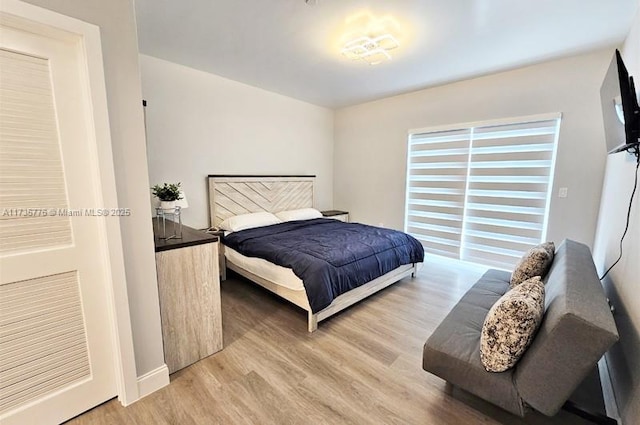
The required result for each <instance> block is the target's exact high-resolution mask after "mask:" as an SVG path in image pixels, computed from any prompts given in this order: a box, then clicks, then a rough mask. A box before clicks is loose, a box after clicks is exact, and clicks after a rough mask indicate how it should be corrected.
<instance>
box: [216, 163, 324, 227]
mask: <svg viewBox="0 0 640 425" xmlns="http://www.w3.org/2000/svg"><path fill="white" fill-rule="evenodd" d="M314 180H315V176H259V175H258V176H234V175H209V177H208V181H209V218H210V222H211V226H218V225H219V224H220V223H222V221H224V220H225V219H227V218H229V217H232V216H234V215H240V214H248V213H254V212H261V211H267V212H272V213H276V212H280V211H287V210H294V209H298V208H309V207H313V205H314V204H313V181H314Z"/></svg>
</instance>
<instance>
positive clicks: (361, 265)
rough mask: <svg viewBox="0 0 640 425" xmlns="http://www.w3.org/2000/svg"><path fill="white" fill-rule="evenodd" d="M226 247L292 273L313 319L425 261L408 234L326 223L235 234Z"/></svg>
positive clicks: (320, 220)
mask: <svg viewBox="0 0 640 425" xmlns="http://www.w3.org/2000/svg"><path fill="white" fill-rule="evenodd" d="M224 244H225V245H227V246H229V247H230V248H232V249H234V250H236V251H238V252H240V253H241V254H243V255H246V256H247V257H259V258H263V259H265V260H268V261H270V262H272V263H274V264H277V265H279V266H283V267H288V268H290V269H292V270H293V272H294V273H295V275H296V276H298V277H299V278H300V279H302V282H303V283H304V286H305V289H306V292H307V297H308V298H309V304H310V305H311V310H312V311H313V312H314V313H317V312H318V311H320V310H322V309H323V308H325V307H327V306H328V305H329V304H331V302H332V301H333V299H334V298H335V297H337V296H338V295H340V294H343V293H345V292H347V291H349V290H351V289H354V288H356V287H358V286H360V285H362V284H364V283H367V282H369V281H371V280H373V279H375V278H377V277H380V276H382V275H384V274H385V273H388V272H390V271H391V270H393V269H395V268H397V267H399V266H401V265H403V264H412V263H419V262H422V261H423V259H424V250H423V248H422V245H421V244H420V242H418V241H417V240H416V239H415V238H413V237H412V236H409V235H407V234H406V233H403V232H399V231H397V230H390V229H383V228H380V227H373V226H367V225H364V224H359V223H344V222H341V221H338V220H333V219H325V218H317V219H313V220H299V221H288V222H285V223H280V224H274V225H271V226H264V227H257V228H253V229H247V230H242V231H239V232H234V233H231V234H230V235H228V236H226V237H225V238H224Z"/></svg>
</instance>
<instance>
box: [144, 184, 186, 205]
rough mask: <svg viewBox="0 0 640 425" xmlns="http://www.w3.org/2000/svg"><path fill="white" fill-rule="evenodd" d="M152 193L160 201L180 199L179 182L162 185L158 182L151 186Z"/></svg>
mask: <svg viewBox="0 0 640 425" xmlns="http://www.w3.org/2000/svg"><path fill="white" fill-rule="evenodd" d="M151 190H152V191H153V195H154V196H155V197H156V198H158V199H160V200H161V201H177V200H178V199H182V196H181V195H180V183H177V184H173V183H164V184H163V185H162V186H160V185H159V184H157V185H155V186H153V187H152V188H151Z"/></svg>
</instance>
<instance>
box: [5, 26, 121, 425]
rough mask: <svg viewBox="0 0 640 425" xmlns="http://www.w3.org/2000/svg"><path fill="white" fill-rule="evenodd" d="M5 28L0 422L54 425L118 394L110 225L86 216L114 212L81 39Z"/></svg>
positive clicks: (101, 219) (66, 35) (102, 219)
mask: <svg viewBox="0 0 640 425" xmlns="http://www.w3.org/2000/svg"><path fill="white" fill-rule="evenodd" d="M9 18H10V17H9ZM12 22H13V21H11V19H9V20H7V17H6V16H3V20H2V23H1V24H0V25H1V28H0V31H1V33H0V422H1V423H2V424H3V425H9V424H14V423H15V424H18V423H19V424H47V423H59V422H62V421H64V420H66V419H69V418H71V417H73V416H76V415H77V414H79V413H82V412H83V411H85V410H87V409H90V408H91V407H93V406H95V405H98V404H100V403H102V402H103V401H105V400H108V399H110V398H112V397H114V396H115V395H116V393H117V389H116V380H115V369H114V357H113V356H114V347H113V342H112V341H113V339H112V327H111V325H110V324H111V323H112V320H113V319H112V318H111V317H109V309H108V304H107V301H106V300H107V299H108V297H107V288H108V285H110V280H111V279H110V266H109V260H108V256H107V245H106V238H105V222H104V220H105V219H107V220H108V219H109V218H105V217H98V216H90V215H87V214H88V213H87V211H85V209H92V208H99V207H115V206H113V205H112V206H107V205H102V202H101V192H100V189H99V187H100V181H99V174H98V162H97V153H96V145H95V143H96V142H95V140H94V136H93V134H94V132H93V131H90V129H91V128H92V127H91V126H92V125H93V122H92V121H91V110H90V109H88V108H90V105H89V104H88V102H87V99H88V96H87V93H88V92H87V90H88V87H87V84H88V81H87V79H86V74H85V72H84V71H83V70H85V69H86V63H85V56H84V55H85V52H84V51H83V49H82V46H83V44H82V43H81V40H80V39H79V37H78V36H76V35H72V34H63V35H62V36H61V33H60V32H54V31H48V32H49V34H48V35H46V36H45V35H38V34H36V33H37V32H38V31H34V32H31V31H23V30H19V29H17V28H16V27H15V26H14V25H13V24H12ZM45 33H47V31H45Z"/></svg>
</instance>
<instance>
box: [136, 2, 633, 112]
mask: <svg viewBox="0 0 640 425" xmlns="http://www.w3.org/2000/svg"><path fill="white" fill-rule="evenodd" d="M311 2H312V3H313V0H312V1H311ZM638 3H639V1H638V0H608V1H603V0H449V1H443V0H393V1H391V0H386V1H384V0H367V1H361V0H316V4H315V5H314V6H310V5H308V4H306V2H305V0H226V1H225V0H187V1H176V0H135V7H136V15H137V24H138V37H139V43H140V52H141V53H143V54H146V55H150V56H155V57H157V58H161V59H165V60H168V61H171V62H175V63H179V64H182V65H186V66H189V67H192V68H196V69H199V70H203V71H207V72H210V73H213V74H217V75H220V76H223V77H226V78H230V79H232V80H236V81H240V82H243V83H246V84H249V85H252V86H256V87H260V88H263V89H266V90H269V91H273V92H276V93H280V94H283V95H286V96H290V97H293V98H296V99H300V100H303V101H306V102H310V103H313V104H316V105H321V106H326V107H330V108H339V107H343V106H348V105H353V104H357V103H361V102H365V101H369V100H374V99H379V98H382V97H387V96H391V95H395V94H399V93H405V92H409V91H413V90H417V89H421V88H425V87H430V86H434V85H439V84H444V83H448V82H452V81H456V80H461V79H466V78H471V77H475V76H479V75H483V74H488V73H492V72H496V71H502V70H507V69H513V68H517V67H520V66H523V65H528V64H533V63H537V62H542V61H545V60H549V59H553V58H558V57H562V56H567V55H572V54H577V53H581V52H586V51H589V50H594V49H597V48H600V47H609V46H613V45H616V44H619V43H621V42H622V41H623V40H624V38H625V37H626V35H627V34H628V32H629V29H630V28H631V23H632V20H633V17H634V16H635V13H636V10H637V8H638ZM371 20H374V21H375V20H377V21H378V22H383V23H384V25H385V26H386V28H387V30H388V31H389V32H393V34H394V36H396V38H397V39H398V41H399V43H400V46H399V47H398V48H396V49H394V50H392V51H390V53H391V54H392V56H393V59H392V60H391V61H386V62H383V63H381V64H379V65H368V64H367V63H365V62H363V61H353V60H349V59H347V58H346V57H344V56H343V55H341V54H340V49H341V45H342V44H343V43H344V41H345V40H346V38H345V34H347V33H350V34H356V33H357V32H358V31H360V29H359V28H361V27H362V25H364V24H365V23H366V22H367V21H371Z"/></svg>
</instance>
